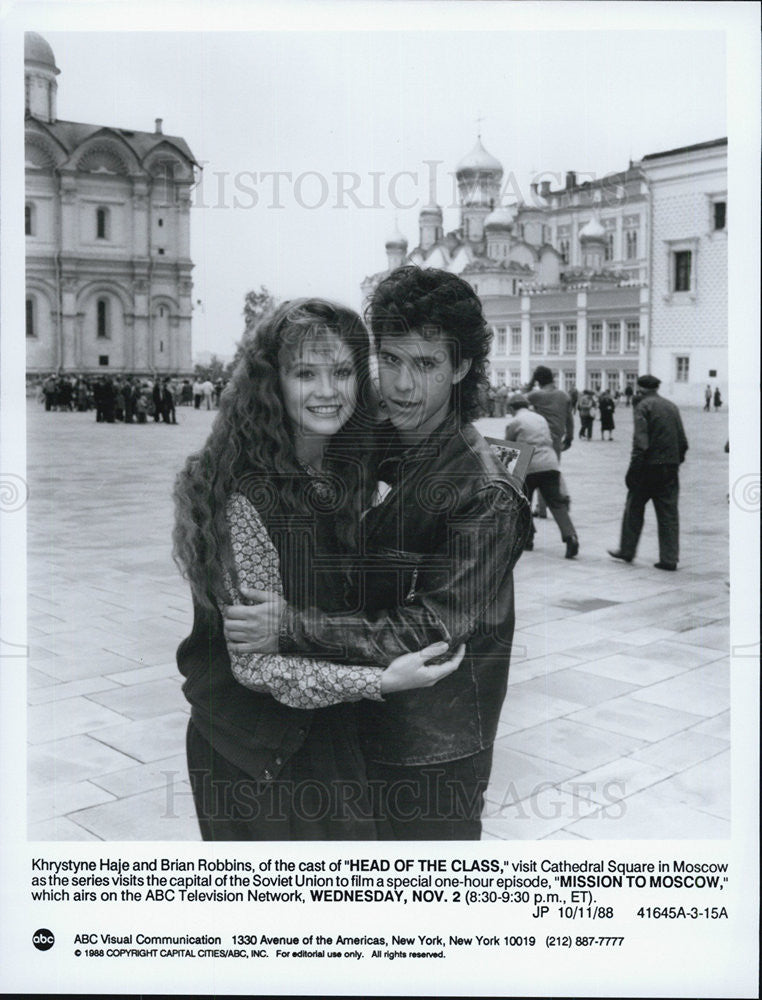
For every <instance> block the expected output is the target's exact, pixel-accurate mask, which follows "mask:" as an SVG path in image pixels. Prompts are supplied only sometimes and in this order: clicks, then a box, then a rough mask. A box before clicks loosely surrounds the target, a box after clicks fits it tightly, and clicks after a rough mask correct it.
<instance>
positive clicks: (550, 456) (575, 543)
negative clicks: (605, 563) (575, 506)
mask: <svg viewBox="0 0 762 1000" xmlns="http://www.w3.org/2000/svg"><path fill="white" fill-rule="evenodd" d="M508 411H509V413H510V414H511V415H512V418H513V419H511V420H509V421H508V424H507V425H506V428H505V438H506V441H521V442H523V443H525V444H531V445H533V446H534V452H533V453H532V458H531V461H530V463H529V468H528V470H527V476H526V480H525V482H524V489H525V491H526V494H527V496H528V498H529V502H530V504H531V502H532V496H533V494H534V491H535V490H537V491H538V492H539V494H540V496H541V497H542V498H543V500H544V501H545V503H546V504H547V506H548V507H549V508H550V512H551V514H552V515H553V518H554V519H555V522H556V524H557V525H558V530H559V531H560V532H561V539H562V540H563V541H564V542H566V558H567V559H573V558H574V557H575V556H576V555H577V553H578V552H579V539H578V538H577V533H576V531H575V530H574V525H573V524H572V520H571V518H570V517H569V498H568V497H567V496H564V494H563V491H562V490H561V482H560V481H561V470H560V467H559V464H558V456H557V455H556V451H555V448H554V447H553V438H552V435H551V432H550V427H549V426H548V421H547V420H546V419H545V417H543V416H542V415H541V414H540V413H535V412H533V411H532V410H530V409H529V400H528V399H527V397H526V396H524V395H522V393H520V392H517V393H515V394H514V395H513V396H511V397H510V398H509V400H508ZM534 533H535V531H534V524H533V525H532V529H531V534H530V536H529V539H528V540H527V542H526V543H525V545H524V548H525V549H526V550H529V551H531V550H532V549H533V548H534Z"/></svg>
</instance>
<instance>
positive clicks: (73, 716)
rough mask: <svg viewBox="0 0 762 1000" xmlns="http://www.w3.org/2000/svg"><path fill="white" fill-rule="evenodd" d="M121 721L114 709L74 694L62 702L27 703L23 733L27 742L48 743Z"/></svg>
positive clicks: (121, 717) (122, 719)
mask: <svg viewBox="0 0 762 1000" xmlns="http://www.w3.org/2000/svg"><path fill="white" fill-rule="evenodd" d="M123 721H124V717H123V716H121V715H119V714H118V713H117V712H112V711H110V710H109V709H108V708H103V706H102V705H96V703H95V702H93V701H90V700H89V699H88V698H84V697H82V696H76V697H73V698H67V699H66V701H65V702H49V703H48V704H45V705H31V706H30V707H29V709H28V713H27V734H28V739H29V742H30V743H49V742H51V741H53V740H60V739H63V738H64V737H65V736H74V735H75V734H77V733H89V732H92V731H94V730H98V729H101V728H104V727H106V726H113V725H114V724H115V723H117V722H123Z"/></svg>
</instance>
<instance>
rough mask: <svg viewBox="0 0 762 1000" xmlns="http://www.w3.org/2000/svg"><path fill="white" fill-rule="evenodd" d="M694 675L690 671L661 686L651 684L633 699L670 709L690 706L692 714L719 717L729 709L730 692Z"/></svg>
mask: <svg viewBox="0 0 762 1000" xmlns="http://www.w3.org/2000/svg"><path fill="white" fill-rule="evenodd" d="M694 673H695V671H694V670H690V671H688V672H687V673H684V674H680V675H679V676H678V677H671V678H670V679H669V680H667V681H661V683H659V684H651V685H649V687H646V688H643V689H642V690H640V691H636V692H635V693H634V694H633V696H632V697H633V698H636V699H637V700H639V701H647V702H650V703H652V704H654V705H665V706H667V707H668V708H681V707H683V706H684V705H690V707H691V712H693V713H694V714H696V715H705V716H708V717H711V716H712V715H718V714H719V713H720V712H723V711H725V709H727V708H729V706H730V692H729V691H727V690H721V689H720V688H718V687H716V686H715V685H714V684H702V683H701V681H700V680H698V679H697V678H695V677H694V676H693V674H694Z"/></svg>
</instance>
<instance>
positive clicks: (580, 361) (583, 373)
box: [576, 291, 587, 392]
mask: <svg viewBox="0 0 762 1000" xmlns="http://www.w3.org/2000/svg"><path fill="white" fill-rule="evenodd" d="M586 356H587V292H585V291H582V292H577V358H576V361H577V364H576V368H577V375H576V378H577V388H578V389H579V390H580V392H581V391H582V390H583V389H585V388H587V367H586V365H585V358H586Z"/></svg>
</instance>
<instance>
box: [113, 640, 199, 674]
mask: <svg viewBox="0 0 762 1000" xmlns="http://www.w3.org/2000/svg"><path fill="white" fill-rule="evenodd" d="M182 638H184V637H183V636H180V637H179V638H178V639H177V640H172V641H170V640H165V641H163V642H161V641H159V642H154V640H153V637H151V638H148V637H146V638H145V639H139V640H137V641H134V642H120V641H116V642H114V641H112V640H109V641H108V642H107V643H105V644H104V649H106V651H107V652H111V653H114V654H115V655H116V656H121V657H123V658H124V659H127V660H131V661H133V662H135V663H139V664H141V666H145V667H153V666H156V664H158V663H166V662H167V660H169V659H171V658H172V656H173V654H174V652H175V650H176V649H177V646H178V645H179V642H180V639H182Z"/></svg>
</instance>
